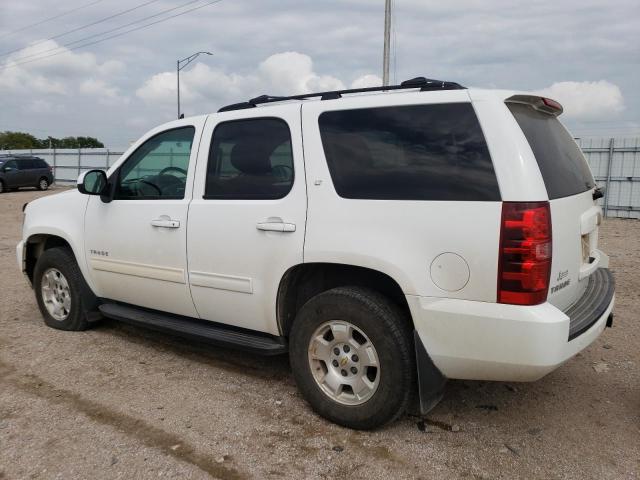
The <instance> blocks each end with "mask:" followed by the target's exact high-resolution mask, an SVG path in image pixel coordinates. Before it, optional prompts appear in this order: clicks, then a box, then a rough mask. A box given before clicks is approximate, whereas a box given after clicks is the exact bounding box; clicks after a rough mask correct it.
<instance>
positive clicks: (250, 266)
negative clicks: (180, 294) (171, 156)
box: [188, 105, 307, 334]
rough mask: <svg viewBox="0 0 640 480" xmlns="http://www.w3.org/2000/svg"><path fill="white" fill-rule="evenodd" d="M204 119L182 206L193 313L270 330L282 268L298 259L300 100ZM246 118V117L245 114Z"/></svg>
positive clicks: (302, 190) (301, 223) (302, 210)
mask: <svg viewBox="0 0 640 480" xmlns="http://www.w3.org/2000/svg"><path fill="white" fill-rule="evenodd" d="M254 110H255V109H252V110H238V111H232V112H225V113H221V114H218V115H216V116H215V117H210V120H209V123H207V126H206V128H205V131H204V133H203V136H202V148H200V153H199V157H198V174H197V175H196V180H195V185H194V195H193V201H192V202H191V206H190V208H189V226H188V252H189V253H188V256H189V258H188V261H189V279H190V283H191V293H192V295H193V300H194V302H195V304H196V308H197V310H198V313H199V314H200V317H202V318H203V319H206V320H213V321H216V322H221V323H227V324H232V325H235V326H239V327H244V328H249V329H253V330H258V331H262V332H267V333H271V334H278V325H277V317H276V301H277V295H278V285H279V282H280V279H281V278H282V276H283V275H284V273H285V272H286V271H287V270H288V269H289V268H291V267H292V266H294V265H297V264H300V263H302V251H303V244H304V231H305V221H306V211H307V197H306V187H305V175H304V162H303V156H302V138H301V136H300V132H301V128H300V105H286V106H279V107H275V106H273V107H269V114H268V116H265V117H257V118H256V114H255V111H254ZM248 117H251V118H248Z"/></svg>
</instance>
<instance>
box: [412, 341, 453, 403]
mask: <svg viewBox="0 0 640 480" xmlns="http://www.w3.org/2000/svg"><path fill="white" fill-rule="evenodd" d="M413 340H414V343H415V350H416V366H417V371H418V395H419V401H420V414H421V415H426V414H427V413H428V412H429V411H430V410H432V409H433V408H434V407H435V406H436V405H437V404H438V403H439V402H440V400H441V399H442V397H443V395H444V386H445V384H446V383H447V379H446V378H445V377H444V376H443V375H442V373H440V370H438V367H436V366H435V365H434V364H433V362H432V361H431V357H429V354H428V353H427V350H426V349H425V348H424V345H423V343H422V340H421V339H420V335H418V332H417V331H416V330H414V331H413Z"/></svg>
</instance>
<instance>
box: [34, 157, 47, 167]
mask: <svg viewBox="0 0 640 480" xmlns="http://www.w3.org/2000/svg"><path fill="white" fill-rule="evenodd" d="M33 164H34V165H33V168H49V164H48V163H47V162H45V161H44V160H43V159H42V158H34V159H33Z"/></svg>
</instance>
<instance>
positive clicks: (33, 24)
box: [0, 0, 103, 38]
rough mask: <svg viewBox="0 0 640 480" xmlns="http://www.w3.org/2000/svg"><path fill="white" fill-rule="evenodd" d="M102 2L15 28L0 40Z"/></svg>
mask: <svg viewBox="0 0 640 480" xmlns="http://www.w3.org/2000/svg"><path fill="white" fill-rule="evenodd" d="M102 1H103V0H95V1H94V2H91V3H87V4H85V5H81V6H79V7H77V8H73V9H71V10H67V11H66V12H62V13H60V14H58V15H54V16H53V17H49V18H45V19H44V20H40V21H39V22H36V23H32V24H30V25H25V26H24V27H20V28H17V29H15V30H12V31H11V32H7V33H3V34H2V35H0V38H5V37H8V36H9V35H13V34H14V33H18V32H22V31H23V30H26V29H27V28H31V27H37V26H38V25H42V24H43V23H47V22H50V21H51V20H55V19H56V18H60V17H64V16H66V15H69V14H70V13H73V12H77V11H78V10H82V9H83V8H87V7H90V6H91V5H95V4H96V3H100V2H102Z"/></svg>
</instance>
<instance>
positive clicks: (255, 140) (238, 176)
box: [204, 118, 293, 200]
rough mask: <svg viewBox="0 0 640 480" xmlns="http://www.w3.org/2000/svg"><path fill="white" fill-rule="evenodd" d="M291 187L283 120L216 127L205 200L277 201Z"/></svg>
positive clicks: (288, 140) (286, 129)
mask: <svg viewBox="0 0 640 480" xmlns="http://www.w3.org/2000/svg"><path fill="white" fill-rule="evenodd" d="M292 185H293V154H292V151H291V134H290V132H289V126H288V125H287V123H286V122H285V121H284V120H280V119H277V118H254V119H250V120H234V121H230V122H224V123H221V124H220V125H218V126H217V127H216V129H215V131H214V132H213V141H212V142H211V149H210V150H209V163H208V165H207V184H206V188H205V195H204V198H208V199H222V198H225V199H236V200H241V199H277V198H283V197H284V196H286V195H287V193H289V191H290V190H291V186H292Z"/></svg>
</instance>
